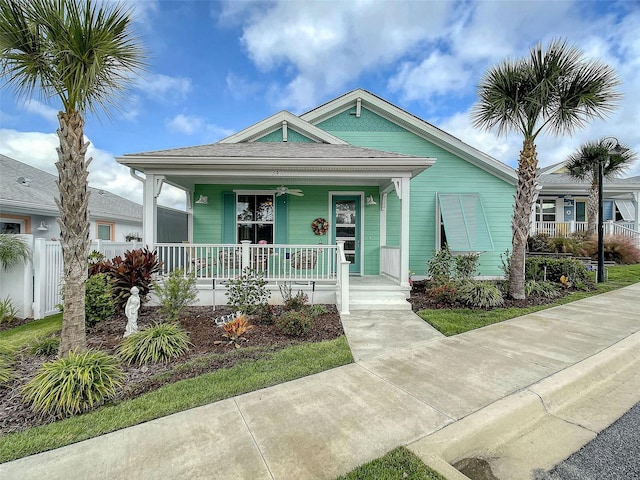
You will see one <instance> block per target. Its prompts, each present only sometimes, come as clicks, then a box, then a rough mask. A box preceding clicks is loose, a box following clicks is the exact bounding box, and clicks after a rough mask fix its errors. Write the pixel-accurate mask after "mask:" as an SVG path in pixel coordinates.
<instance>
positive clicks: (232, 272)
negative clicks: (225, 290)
mask: <svg viewBox="0 0 640 480" xmlns="http://www.w3.org/2000/svg"><path fill="white" fill-rule="evenodd" d="M155 248H156V250H157V252H158V258H159V260H160V261H161V262H162V267H161V273H162V274H163V275H167V274H169V273H170V272H172V271H174V270H177V269H182V270H183V271H184V272H185V274H193V275H195V277H196V278H197V279H207V280H210V279H214V278H215V279H220V280H226V279H229V278H235V277H237V276H238V275H239V274H240V273H241V272H242V270H243V269H245V268H246V267H250V268H253V269H255V270H256V271H257V272H260V273H262V274H263V275H264V278H265V280H267V281H278V280H282V281H296V282H300V281H315V282H327V283H336V282H337V268H336V265H337V248H338V247H337V246H336V245H313V246H311V245H272V244H269V245H252V244H250V243H248V242H242V243H241V244H240V245H236V244H231V245H229V244H227V245H224V244H197V243H190V244H189V243H180V244H179V243H158V244H156V246H155Z"/></svg>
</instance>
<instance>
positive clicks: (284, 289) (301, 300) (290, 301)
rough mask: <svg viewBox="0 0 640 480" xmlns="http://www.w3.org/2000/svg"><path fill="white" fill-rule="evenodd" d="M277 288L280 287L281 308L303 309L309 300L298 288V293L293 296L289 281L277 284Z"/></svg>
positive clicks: (286, 309)
mask: <svg viewBox="0 0 640 480" xmlns="http://www.w3.org/2000/svg"><path fill="white" fill-rule="evenodd" d="M278 288H279V289H280V295H281V296H282V308H283V310H285V311H288V310H298V311H299V310H303V309H304V308H305V307H306V305H307V302H308V301H309V297H308V296H307V295H306V294H305V293H304V292H303V291H302V290H298V293H297V294H296V295H295V296H293V292H292V289H291V284H290V283H287V282H285V283H282V284H280V285H278Z"/></svg>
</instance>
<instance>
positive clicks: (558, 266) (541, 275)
mask: <svg viewBox="0 0 640 480" xmlns="http://www.w3.org/2000/svg"><path fill="white" fill-rule="evenodd" d="M545 270H546V278H545ZM563 275H564V276H566V277H568V278H569V280H570V281H571V282H572V283H573V285H574V286H575V285H578V284H582V285H589V284H590V283H591V278H590V275H589V271H588V270H587V267H586V266H585V265H584V264H583V263H582V262H581V261H579V260H574V259H570V258H548V257H528V258H527V259H526V261H525V280H536V281H543V280H547V281H549V282H554V283H559V282H560V277H562V276H563Z"/></svg>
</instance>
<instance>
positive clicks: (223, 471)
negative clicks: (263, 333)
mask: <svg viewBox="0 0 640 480" xmlns="http://www.w3.org/2000/svg"><path fill="white" fill-rule="evenodd" d="M639 297H640V283H639V284H635V285H632V286H630V287H626V288H624V289H620V290H616V291H613V292H610V293H607V294H604V295H599V296H596V297H590V298H587V299H585V300H581V301H579V302H575V303H573V304H569V305H564V306H560V307H555V308H552V309H548V310H544V311H541V312H538V313H534V314H530V315H526V316H523V317H519V318H516V319H512V320H508V321H505V322H502V323H499V324H495V325H491V326H488V327H484V328H482V329H478V330H474V331H471V332H467V333H465V334H462V335H457V336H455V337H442V336H440V335H439V334H438V333H437V332H434V331H433V329H432V328H431V327H429V326H428V325H427V324H426V323H424V322H422V321H421V320H419V319H418V317H417V316H415V315H414V314H412V313H411V312H358V313H357V315H356V314H353V315H350V316H347V317H345V318H344V320H343V321H344V324H345V331H346V333H347V338H348V340H349V343H350V345H352V348H353V350H354V358H356V363H355V364H351V365H346V366H343V367H340V368H336V369H333V370H329V371H326V372H322V373H319V374H316V375H312V376H309V377H305V378H301V379H299V380H295V381H292V382H287V383H284V384H280V385H276V386H273V387H270V388H266V389H263V390H259V391H256V392H252V393H248V394H245V395H241V396H239V397H235V398H231V399H227V400H223V401H221V402H217V403H214V404H210V405H206V406H203V407H199V408H195V409H192V410H188V411H185V412H181V413H177V414H174V415H171V416H168V417H164V418H161V419H158V420H154V421H151V422H147V423H145V424H141V425H137V426H134V427H130V428H127V429H124V430H120V431H117V432H114V433H111V434H108V435H103V436H101V437H98V438H94V439H91V440H87V441H84V442H81V443H78V444H75V445H70V446H67V447H63V448H60V449H57V450H54V451H50V452H45V453H42V454H38V455H34V456H31V457H27V458H23V459H20V460H16V461H14V462H9V463H6V464H2V465H0V478H2V479H3V480H9V479H22V480H27V479H40V478H48V479H69V480H71V479H86V478H92V479H138V478H144V479H156V478H157V479H166V478H189V479H199V478H202V479H205V478H206V479H214V478H220V479H251V480H258V479H277V480H281V479H300V480H303V479H333V478H335V477H336V476H338V475H340V474H343V473H346V472H348V471H349V470H351V469H353V468H354V467H356V466H357V465H359V464H362V463H364V462H366V461H369V460H371V459H374V458H377V457H379V456H382V455H384V454H385V453H386V452H388V451H389V450H392V449H393V448H395V447H397V446H400V445H411V444H413V445H411V446H410V448H412V449H413V450H414V451H416V452H418V453H419V454H422V455H423V456H424V458H427V459H429V460H434V459H435V460H436V461H442V460H443V459H444V461H451V459H450V458H447V457H446V455H443V456H439V454H434V455H432V453H433V452H435V451H436V450H437V448H440V449H441V450H442V451H444V450H447V449H448V450H449V452H448V453H449V454H451V453H452V452H454V451H455V452H457V454H459V455H465V453H466V452H465V451H463V449H462V446H461V445H463V443H464V442H465V441H466V442H468V441H469V435H468V432H469V429H473V428H478V426H479V425H480V426H482V427H483V428H485V430H486V427H487V425H491V423H492V422H499V421H500V417H499V415H500V412H508V411H510V409H511V410H512V411H517V410H518V408H520V406H522V405H524V404H527V405H528V403H527V402H531V398H532V397H533V396H536V401H537V402H538V403H539V400H540V398H542V399H544V398H550V399H551V403H550V405H551V406H553V402H554V401H555V402H560V400H558V398H556V397H553V395H554V393H555V392H560V394H561V395H562V396H563V397H562V402H564V403H565V404H566V403H570V402H569V400H570V399H571V398H574V399H575V398H580V397H581V396H583V395H584V394H589V393H591V392H594V391H596V390H597V391H601V390H602V389H601V388H600V389H594V388H592V384H593V385H595V384H600V382H602V381H604V380H606V379H607V378H610V376H611V375H613V374H614V373H615V370H616V369H617V368H619V367H621V362H622V363H625V364H627V365H629V364H630V363H633V362H635V363H636V364H638V365H640V355H639V354H638V353H637V352H639V351H640V348H638V346H640V333H636V332H640V313H639V311H640V301H639V300H638V298H639ZM378 316H382V318H383V319H384V320H385V321H382V322H376V318H374V317H378ZM394 321H397V324H394ZM376 325H379V326H380V327H379V328H378V329H376ZM380 344H382V345H383V348H379V346H377V345H380ZM629 352H631V353H629ZM612 358H613V359H617V363H616V361H613V360H612ZM601 359H603V360H602V361H601ZM580 379H582V380H583V381H582V383H576V381H579V380H580ZM545 389H546V390H545ZM636 392H637V393H636ZM633 394H634V395H637V396H638V399H637V400H640V391H639V389H636V390H635V391H634V392H633ZM637 400H636V401H637ZM505 402H506V403H505ZM514 402H515V403H514ZM518 402H519V403H518ZM562 402H560V403H562ZM634 403H635V402H634ZM516 407H517V408H516ZM545 408H546V406H545ZM533 409H534V407H531V409H529V410H526V409H525V413H524V416H525V419H526V418H529V416H530V412H531V411H532V410H533ZM541 410H543V411H544V409H541ZM487 412H489V413H490V414H487ZM527 412H529V413H527ZM621 413H623V412H621ZM479 418H480V420H478V419H479ZM518 418H520V421H519V422H518V423H516V424H513V425H514V426H515V425H520V426H522V425H524V426H527V425H528V423H527V422H526V421H522V417H518ZM613 420H614V419H612V420H610V421H609V423H610V422H611V421H613ZM606 421H607V420H600V421H599V422H596V423H599V424H601V423H606ZM509 425H511V424H510V423H508V422H507V423H506V424H502V428H503V429H508V428H510V427H509ZM605 426H606V425H605ZM445 427H446V428H445ZM453 428H456V429H457V430H456V431H454V432H453V434H454V435H453V436H452V435H443V432H447V431H451V430H447V429H453ZM432 434H433V435H432ZM439 434H440V438H436V437H437V436H438V435H439ZM494 434H495V432H494ZM443 436H444V437H446V438H444V439H443V438H442V437H443ZM471 437H473V438H475V440H478V441H479V443H480V444H482V442H483V440H482V438H491V435H490V436H489V437H487V436H485V437H482V436H473V435H472V436H471ZM434 438H435V440H433V439H434ZM447 438H449V439H450V438H458V439H459V440H460V442H462V443H459V444H458V445H457V446H455V448H454V447H453V446H451V445H449V444H447ZM419 440H420V442H418V441H419ZM416 442H418V443H416ZM469 445H470V446H472V445H471V443H469ZM436 447H437V448H436ZM445 447H446V448H445ZM456 449H457V450H456ZM436 453H437V452H436ZM445 453H446V452H445ZM443 473H445V472H443ZM447 474H448V473H447ZM454 475H455V473H454ZM453 478H464V477H462V476H460V477H453V476H452V477H450V479H453ZM512 478H516V477H512Z"/></svg>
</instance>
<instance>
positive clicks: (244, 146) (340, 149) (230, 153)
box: [122, 142, 419, 159]
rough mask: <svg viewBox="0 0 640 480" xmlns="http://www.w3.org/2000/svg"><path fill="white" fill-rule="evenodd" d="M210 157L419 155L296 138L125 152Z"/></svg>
mask: <svg viewBox="0 0 640 480" xmlns="http://www.w3.org/2000/svg"><path fill="white" fill-rule="evenodd" d="M133 156H135V157H141V156H149V157H156V156H158V157H211V158H274V157H277V158H301V159H303V158H419V157H416V156H414V155H404V154H401V153H392V152H383V151H380V150H373V149H371V148H362V147H354V146H352V145H333V144H328V143H300V142H291V143H285V142H245V143H212V144H209V145H198V146H195V147H184V148H173V149H170V150H157V151H152V152H142V153H131V154H125V155H124V156H123V157H122V158H123V159H126V158H127V157H133Z"/></svg>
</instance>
